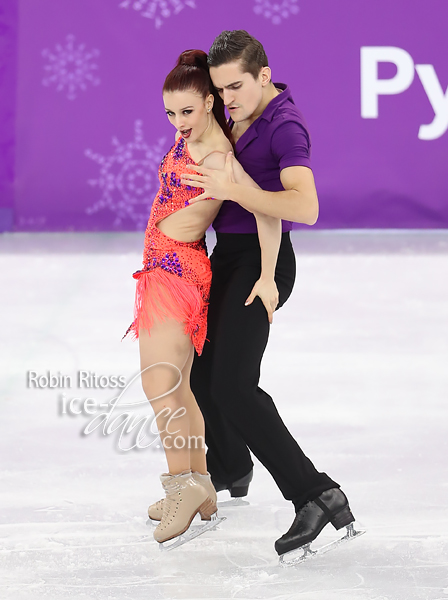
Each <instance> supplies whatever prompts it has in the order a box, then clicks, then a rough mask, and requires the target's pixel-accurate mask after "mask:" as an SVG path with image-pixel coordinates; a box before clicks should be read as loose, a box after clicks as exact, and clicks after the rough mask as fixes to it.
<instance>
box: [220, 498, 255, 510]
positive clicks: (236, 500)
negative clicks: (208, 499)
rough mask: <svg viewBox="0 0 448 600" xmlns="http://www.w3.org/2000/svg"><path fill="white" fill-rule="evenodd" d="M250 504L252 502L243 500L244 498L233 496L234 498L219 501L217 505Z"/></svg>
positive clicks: (221, 506) (225, 506)
mask: <svg viewBox="0 0 448 600" xmlns="http://www.w3.org/2000/svg"><path fill="white" fill-rule="evenodd" d="M249 504H250V502H248V501H247V500H243V499H242V498H232V500H224V501H222V502H217V503H216V506H217V507H218V508H227V507H228V506H249Z"/></svg>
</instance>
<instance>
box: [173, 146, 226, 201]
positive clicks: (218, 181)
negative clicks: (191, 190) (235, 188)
mask: <svg viewBox="0 0 448 600" xmlns="http://www.w3.org/2000/svg"><path fill="white" fill-rule="evenodd" d="M187 168H188V169H191V170H192V171H197V173H191V174H190V173H185V174H184V175H181V182H182V183H183V184H184V185H189V186H191V187H195V188H203V190H204V192H203V193H202V194H200V195H199V196H196V198H191V199H190V200H189V204H194V203H195V202H199V201H200V200H206V199H211V200H230V187H231V184H232V183H235V178H234V173H233V153H232V152H228V153H227V155H226V162H225V165H224V168H223V169H208V168H206V167H202V166H198V165H187ZM198 173H199V174H198Z"/></svg>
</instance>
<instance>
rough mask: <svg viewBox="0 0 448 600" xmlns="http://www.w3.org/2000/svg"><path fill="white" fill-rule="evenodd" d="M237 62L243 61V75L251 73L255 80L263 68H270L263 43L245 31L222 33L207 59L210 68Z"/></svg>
mask: <svg viewBox="0 0 448 600" xmlns="http://www.w3.org/2000/svg"><path fill="white" fill-rule="evenodd" d="M235 60H241V66H242V69H243V73H250V74H251V75H252V77H253V78H254V79H257V78H258V75H259V74H260V69H261V68H262V67H267V66H269V65H268V57H267V56H266V52H265V51H264V48H263V46H262V45H261V43H260V42H259V41H258V40H256V39H255V38H254V37H252V36H251V35H249V34H248V33H247V31H244V29H237V30H235V31H223V32H222V33H220V34H219V35H218V37H217V38H216V39H215V41H214V42H213V44H212V47H211V48H210V52H209V53H208V58H207V62H208V66H209V67H220V66H221V65H225V64H226V63H229V62H233V61H235Z"/></svg>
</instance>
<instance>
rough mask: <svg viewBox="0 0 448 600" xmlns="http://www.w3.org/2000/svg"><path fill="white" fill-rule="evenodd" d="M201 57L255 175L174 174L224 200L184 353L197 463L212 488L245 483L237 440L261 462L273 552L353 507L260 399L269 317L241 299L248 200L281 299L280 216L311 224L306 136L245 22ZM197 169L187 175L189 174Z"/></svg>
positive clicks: (286, 276)
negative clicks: (196, 341)
mask: <svg viewBox="0 0 448 600" xmlns="http://www.w3.org/2000/svg"><path fill="white" fill-rule="evenodd" d="M208 62H209V66H210V75H211V78H212V80H213V83H214V85H215V87H216V89H217V91H218V93H219V94H220V95H221V97H222V98H223V100H224V104H225V105H226V107H227V109H228V111H229V114H230V117H231V118H230V125H231V126H232V132H233V134H234V139H235V142H236V147H235V156H236V158H237V159H238V161H239V162H240V163H241V165H242V167H243V168H244V170H245V171H246V172H247V173H248V174H249V175H250V176H251V177H252V179H253V180H254V181H255V182H256V183H257V184H258V185H259V186H260V188H261V189H256V188H254V187H249V186H244V185H237V184H235V183H234V182H233V180H232V160H233V159H232V156H231V155H229V156H228V157H227V160H226V166H225V169H223V170H215V171H212V170H210V169H206V168H202V167H195V166H194V165H191V166H192V168H193V169H194V171H196V173H194V172H193V171H192V174H191V175H187V176H186V177H185V178H184V179H183V183H185V184H187V185H193V186H196V187H202V188H204V193H203V194H201V195H200V196H198V197H197V198H196V199H195V201H196V200H205V199H206V198H210V197H213V198H216V199H220V200H225V199H230V200H228V201H226V202H224V204H223V206H222V208H221V210H220V212H219V214H218V216H217V217H216V219H215V221H214V223H213V227H214V229H215V230H216V233H217V244H216V246H215V249H214V251H213V254H212V256H211V265H212V272H213V280H212V287H211V295H210V304H209V312H208V331H207V338H208V339H209V340H210V342H207V343H206V344H205V347H204V351H203V354H202V356H200V357H198V356H196V357H195V360H194V365H193V369H192V374H191V385H192V390H193V392H194V395H195V397H196V400H197V402H198V404H199V407H200V408H201V411H202V413H203V415H204V419H205V423H206V444H207V446H208V454H207V465H208V469H209V471H210V473H211V476H212V480H213V483H214V485H215V487H216V489H217V491H219V490H222V489H229V490H230V492H231V495H232V496H234V497H237V496H244V495H246V494H247V490H248V485H249V482H250V481H251V479H252V468H253V463H252V460H251V456H250V452H249V449H250V450H251V451H252V452H253V453H254V455H255V456H256V457H257V458H258V459H259V460H260V462H261V463H262V464H263V465H264V466H265V467H266V468H267V469H268V471H269V472H270V473H271V475H272V477H273V478H274V480H275V481H276V483H277V485H278V487H279V488H280V490H281V492H282V494H283V496H284V497H285V498H286V499H287V500H291V501H292V502H293V504H294V507H295V511H296V517H295V519H294V522H293V524H292V526H291V528H290V529H289V531H288V532H287V533H286V534H285V535H283V536H282V537H281V538H280V539H278V540H277V541H276V543H275V549H276V551H277V552H278V554H280V555H282V554H284V553H285V552H288V551H290V550H293V549H295V548H298V547H301V546H303V545H305V544H308V543H310V542H311V541H313V540H314V539H315V538H316V537H317V535H318V534H319V533H320V532H321V531H322V529H323V528H324V527H325V525H327V524H328V523H330V522H331V523H332V524H333V525H334V526H335V527H336V529H341V528H342V527H344V526H347V525H349V524H350V523H351V522H352V521H353V520H354V517H353V515H352V513H351V511H350V508H349V505H348V500H347V498H346V496H345V495H344V493H343V492H342V491H341V490H340V489H339V485H338V484H337V483H336V482H335V481H333V480H332V479H331V478H330V477H329V476H328V475H327V474H326V473H320V472H318V471H317V470H316V468H315V467H314V465H313V464H312V462H311V461H310V460H309V459H308V458H307V457H306V456H305V454H304V453H303V451H302V450H301V448H300V447H299V445H298V444H297V442H296V441H295V440H294V438H293V437H292V436H291V434H290V433H289V431H288V429H287V428H286V426H285V424H284V423H283V421H282V419H281V417H280V415H279V414H278V412H277V409H276V407H275V405H274V402H273V400H272V398H271V397H270V396H269V395H268V394H267V393H266V392H265V391H263V390H262V389H261V388H260V387H259V386H258V382H259V376H260V364H261V359H262V357H263V353H264V350H265V347H266V344H267V341H268V336H269V320H268V314H267V312H266V309H265V307H264V305H263V303H262V302H261V300H260V298H256V299H255V300H254V301H253V302H252V303H251V304H249V305H247V306H246V305H245V302H246V300H247V298H248V296H249V294H250V292H251V290H252V287H253V285H254V283H255V282H256V281H257V279H258V278H259V276H260V246H259V242H258V236H257V228H256V222H255V218H254V216H253V214H252V213H251V211H254V210H257V211H259V212H263V213H265V214H267V215H270V216H272V217H276V218H280V219H282V220H283V221H282V231H283V233H282V240H281V244H280V250H279V255H278V261H277V267H276V275H275V281H276V284H277V288H278V292H279V304H278V307H280V306H282V305H283V304H284V303H285V302H286V300H287V299H288V297H289V296H290V294H291V291H292V288H293V285H294V279H295V257H294V251H293V248H292V245H291V241H290V234H289V232H290V230H291V228H292V221H294V222H297V223H307V224H308V225H313V224H314V223H315V222H316V220H317V216H318V199H317V193H316V188H315V185H314V178H313V173H312V171H311V168H310V138H309V134H308V131H307V127H306V124H305V121H304V119H303V116H302V114H301V113H300V111H299V110H298V109H297V108H296V106H295V104H294V102H293V99H292V97H291V93H290V91H289V88H288V87H287V86H286V85H284V84H280V83H277V84H274V83H272V81H271V70H270V68H269V66H268V60H267V57H266V54H265V51H264V49H263V46H262V45H261V43H260V42H259V41H257V40H256V39H255V38H253V37H252V36H250V35H249V34H248V33H247V32H246V31H242V30H239V31H224V32H222V33H221V34H220V35H219V36H218V37H217V38H216V39H215V41H214V42H213V45H212V47H211V49H210V52H209V56H208ZM198 173H199V174H198Z"/></svg>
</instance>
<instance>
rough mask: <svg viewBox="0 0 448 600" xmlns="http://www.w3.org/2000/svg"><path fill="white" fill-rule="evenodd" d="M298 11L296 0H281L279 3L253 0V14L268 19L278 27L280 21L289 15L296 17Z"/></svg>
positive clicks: (268, 0)
mask: <svg viewBox="0 0 448 600" xmlns="http://www.w3.org/2000/svg"><path fill="white" fill-rule="evenodd" d="M299 10H300V9H299V7H298V6H297V0H282V1H281V2H271V1H270V0H255V6H254V13H256V14H257V15H263V17H265V18H266V19H270V20H271V21H272V23H273V24H274V25H279V24H280V23H281V22H282V19H287V18H288V17H289V15H296V14H297V13H298V12H299Z"/></svg>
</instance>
